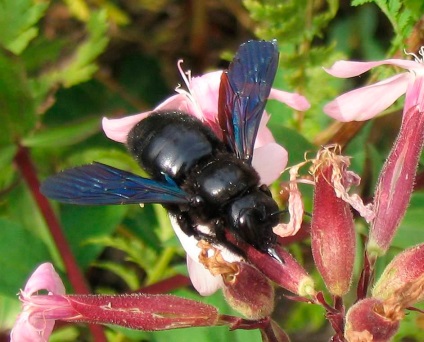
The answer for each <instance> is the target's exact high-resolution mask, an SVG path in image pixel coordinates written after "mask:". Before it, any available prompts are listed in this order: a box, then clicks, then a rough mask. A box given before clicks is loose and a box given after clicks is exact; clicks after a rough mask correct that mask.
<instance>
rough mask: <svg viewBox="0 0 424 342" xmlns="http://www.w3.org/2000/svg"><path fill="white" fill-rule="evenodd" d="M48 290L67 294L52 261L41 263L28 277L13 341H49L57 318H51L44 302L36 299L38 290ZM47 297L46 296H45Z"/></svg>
mask: <svg viewBox="0 0 424 342" xmlns="http://www.w3.org/2000/svg"><path fill="white" fill-rule="evenodd" d="M40 290H47V291H48V292H49V295H62V294H65V287H64V285H63V283H62V281H61V280H60V278H59V275H58V274H57V273H56V271H55V270H54V268H53V265H52V264H50V263H44V264H41V265H40V266H39V267H38V268H37V269H36V270H35V271H34V273H33V274H32V275H31V277H30V278H29V279H28V282H27V284H26V286H25V289H24V290H23V291H22V290H21V293H20V296H19V298H20V300H21V301H22V303H23V309H22V312H21V314H20V315H19V317H18V319H17V320H16V322H15V325H14V326H13V329H12V332H11V341H12V342H13V341H17V342H37V341H40V342H41V341H47V340H48V338H49V336H50V334H51V332H52V330H53V327H54V323H55V319H49V314H50V313H49V312H48V311H44V310H45V308H43V303H41V302H40V301H37V300H34V299H35V298H36V297H37V295H36V292H37V291H40ZM43 297H46V296H43Z"/></svg>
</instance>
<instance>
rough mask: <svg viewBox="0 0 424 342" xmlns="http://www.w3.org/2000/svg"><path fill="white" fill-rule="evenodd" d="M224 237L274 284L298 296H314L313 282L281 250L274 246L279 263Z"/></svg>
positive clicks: (288, 255) (291, 258) (245, 245)
mask: <svg viewBox="0 0 424 342" xmlns="http://www.w3.org/2000/svg"><path fill="white" fill-rule="evenodd" d="M225 236H226V238H227V239H228V241H230V242H231V243H233V244H234V245H236V246H237V247H239V248H240V249H241V250H242V251H243V252H244V253H245V254H246V257H247V259H248V260H249V262H250V263H252V264H253V265H254V266H255V267H256V268H257V269H258V270H260V271H261V272H262V273H263V274H264V275H265V276H266V277H268V278H269V279H270V280H272V281H273V282H274V283H276V284H278V285H279V286H281V287H283V288H284V289H286V290H288V291H290V292H292V293H295V294H297V295H299V296H311V297H313V296H314V295H315V293H316V292H315V287H314V286H315V285H314V280H313V279H312V278H311V277H310V276H309V274H308V273H307V272H306V271H305V269H304V268H303V267H302V266H301V265H299V263H298V262H297V261H296V259H295V258H293V256H292V255H291V254H290V253H289V252H287V251H286V250H284V249H283V248H280V247H279V246H278V245H277V246H275V251H276V253H277V255H278V257H279V258H280V259H281V260H282V261H283V262H279V261H277V260H276V259H275V258H273V257H271V256H270V255H269V254H266V253H262V252H260V251H258V250H257V249H256V248H254V247H253V246H251V245H249V244H246V243H243V242H242V241H238V240H236V239H235V238H234V236H233V235H232V234H229V233H227V234H226V235H225Z"/></svg>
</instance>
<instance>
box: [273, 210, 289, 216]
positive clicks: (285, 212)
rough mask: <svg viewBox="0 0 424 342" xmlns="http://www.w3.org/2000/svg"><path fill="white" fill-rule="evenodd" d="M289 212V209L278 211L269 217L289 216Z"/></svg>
mask: <svg viewBox="0 0 424 342" xmlns="http://www.w3.org/2000/svg"><path fill="white" fill-rule="evenodd" d="M288 212H289V211H288V210H287V209H284V210H279V211H276V212H275V213H271V214H270V215H269V216H275V215H281V214H287V213H288Z"/></svg>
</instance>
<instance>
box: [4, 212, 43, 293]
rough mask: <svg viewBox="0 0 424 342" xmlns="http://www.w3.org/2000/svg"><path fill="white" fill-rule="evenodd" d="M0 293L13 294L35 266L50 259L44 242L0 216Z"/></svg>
mask: <svg viewBox="0 0 424 342" xmlns="http://www.w3.org/2000/svg"><path fill="white" fill-rule="evenodd" d="M0 227H1V229H0V241H2V242H3V243H2V246H1V248H0V269H1V270H2V279H1V282H0V293H1V294H4V295H6V296H9V297H12V296H15V295H16V293H17V291H18V290H19V289H20V288H23V286H24V285H25V281H26V279H28V276H29V275H30V274H31V273H32V272H33V271H34V269H35V267H36V266H37V265H38V264H40V263H42V262H46V261H49V260H50V256H49V253H48V251H47V248H46V246H45V245H44V243H43V242H42V241H41V240H40V239H39V238H37V237H36V236H34V235H33V234H32V233H30V232H28V231H27V230H26V229H25V228H24V227H23V226H21V225H20V224H19V223H17V222H14V221H11V220H9V219H7V218H5V217H0Z"/></svg>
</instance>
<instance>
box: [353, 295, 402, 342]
mask: <svg viewBox="0 0 424 342" xmlns="http://www.w3.org/2000/svg"><path fill="white" fill-rule="evenodd" d="M398 328H399V321H398V320H397V319H392V318H391V317H387V315H386V313H385V308H384V303H383V302H382V301H380V300H378V299H375V298H365V299H363V300H361V301H359V302H357V303H356V304H355V305H353V306H352V307H351V308H350V309H349V311H348V312H347V315H346V328H345V338H346V340H347V341H348V342H357V341H370V342H371V341H372V342H387V341H389V340H390V339H391V338H392V337H393V335H394V334H395V333H396V331H397V330H398Z"/></svg>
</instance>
